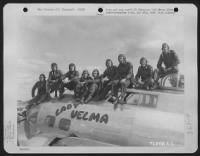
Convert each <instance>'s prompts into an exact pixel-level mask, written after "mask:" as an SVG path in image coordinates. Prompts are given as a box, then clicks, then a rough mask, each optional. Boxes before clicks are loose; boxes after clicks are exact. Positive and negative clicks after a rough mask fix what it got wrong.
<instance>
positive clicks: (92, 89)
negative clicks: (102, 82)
mask: <svg viewBox="0 0 200 156" xmlns="http://www.w3.org/2000/svg"><path fill="white" fill-rule="evenodd" d="M97 89H98V85H97V84H96V83H92V84H91V85H90V87H89V90H88V97H87V98H86V99H85V103H88V102H90V100H92V98H93V96H94V94H95V92H96V91H97Z"/></svg>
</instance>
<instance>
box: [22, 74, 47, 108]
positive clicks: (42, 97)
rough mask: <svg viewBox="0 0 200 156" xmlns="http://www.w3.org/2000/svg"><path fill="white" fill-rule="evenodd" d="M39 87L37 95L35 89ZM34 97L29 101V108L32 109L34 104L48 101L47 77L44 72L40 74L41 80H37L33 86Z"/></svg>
mask: <svg viewBox="0 0 200 156" xmlns="http://www.w3.org/2000/svg"><path fill="white" fill-rule="evenodd" d="M36 89H37V95H35V90H36ZM32 97H33V98H32V99H31V100H30V101H28V105H27V107H26V108H27V109H30V108H31V107H32V106H33V105H38V104H40V103H41V102H44V101H47V100H48V98H49V96H48V93H47V90H46V78H45V75H44V74H40V76H39V81H37V82H36V83H35V84H34V86H33V88H32Z"/></svg>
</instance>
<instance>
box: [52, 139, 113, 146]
mask: <svg viewBox="0 0 200 156" xmlns="http://www.w3.org/2000/svg"><path fill="white" fill-rule="evenodd" d="M53 146H116V145H113V144H109V143H105V142H100V141H96V140H91V139H87V138H79V137H67V138H64V139H61V140H59V141H57V142H56V143H54V144H53Z"/></svg>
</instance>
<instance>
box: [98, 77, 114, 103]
mask: <svg viewBox="0 0 200 156" xmlns="http://www.w3.org/2000/svg"><path fill="white" fill-rule="evenodd" d="M109 82H110V81H106V82H105V83H104V84H103V86H104V87H103V89H102V91H101V93H100V95H99V100H103V99H105V97H106V95H107V94H108V92H109V91H110V90H111V89H112V84H108V83H109Z"/></svg>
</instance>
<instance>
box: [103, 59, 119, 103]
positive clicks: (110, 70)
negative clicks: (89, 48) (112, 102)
mask: <svg viewBox="0 0 200 156" xmlns="http://www.w3.org/2000/svg"><path fill="white" fill-rule="evenodd" d="M116 72H117V67H116V66H114V65H113V62H112V60H111V59H107V60H106V70H105V71H104V73H103V74H102V75H101V76H100V77H101V83H102V84H103V85H102V88H101V91H100V95H99V100H103V99H105V98H106V96H107V94H108V92H109V91H110V90H111V89H112V81H113V80H114V76H115V74H116ZM105 78H107V80H104V79H105Z"/></svg>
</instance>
